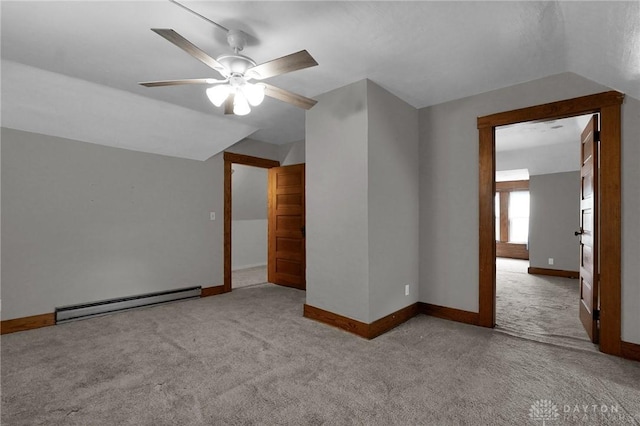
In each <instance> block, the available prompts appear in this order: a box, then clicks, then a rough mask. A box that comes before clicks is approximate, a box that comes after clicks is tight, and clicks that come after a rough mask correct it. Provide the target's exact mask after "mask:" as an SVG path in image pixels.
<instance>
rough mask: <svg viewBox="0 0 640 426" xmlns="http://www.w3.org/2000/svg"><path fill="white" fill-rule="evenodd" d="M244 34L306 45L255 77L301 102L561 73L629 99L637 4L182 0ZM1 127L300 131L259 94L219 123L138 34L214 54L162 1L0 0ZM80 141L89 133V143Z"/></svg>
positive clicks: (167, 59) (142, 141)
mask: <svg viewBox="0 0 640 426" xmlns="http://www.w3.org/2000/svg"><path fill="white" fill-rule="evenodd" d="M184 4H186V5H188V6H189V7H191V8H192V9H195V10H197V11H198V12H199V13H201V14H203V15H205V16H207V17H208V18H210V19H212V20H214V21H217V22H219V23H221V24H223V25H225V26H227V27H230V28H238V29H241V30H243V31H245V32H247V33H248V34H250V35H251V36H252V37H251V39H250V43H249V45H248V46H247V47H246V48H245V50H244V51H243V52H242V53H243V54H245V55H248V56H250V57H252V58H253V59H254V60H255V61H256V62H258V63H261V62H265V61H268V60H270V59H273V58H276V57H280V56H283V55H286V54H288V53H292V52H296V51H298V50H301V49H307V50H308V51H309V52H310V53H311V54H312V55H313V56H314V57H315V59H316V60H317V61H318V63H319V66H317V67H314V68H309V69H305V70H301V71H296V72H293V73H290V74H287V75H283V76H279V77H275V78H272V79H270V80H269V82H270V83H272V84H276V85H278V86H280V87H283V88H286V89H288V90H291V91H294V92H298V93H300V94H302V95H305V96H309V97H313V96H316V95H319V94H321V93H324V92H327V91H330V90H332V89H335V88H338V87H341V86H343V85H346V84H349V83H352V82H354V81H357V80H360V79H363V78H369V79H371V80H373V81H374V82H376V83H377V84H379V85H381V86H382V87H384V88H386V89H387V90H389V91H390V92H392V93H394V94H395V95H397V96H399V97H400V98H402V99H404V100H405V101H406V102H408V103H409V104H411V105H413V106H414V107H416V108H421V107H425V106H430V105H435V104H438V103H442V102H446V101H449V100H453V99H459V98H463V97H466V96H470V95H474V94H478V93H483V92H487V91H490V90H494V89H498V88H502V87H506V86H510V85H514V84H518V83H522V82H525V81H530V80H534V79H538V78H542V77H545V76H548V75H552V74H557V73H561V72H574V73H576V74H580V75H582V76H584V77H586V78H589V79H592V80H594V81H596V82H598V83H600V84H603V85H606V86H609V87H612V88H614V89H616V90H619V91H621V92H624V93H626V94H627V95H629V96H632V97H634V98H637V99H640V2H637V1H634V2H574V1H567V2H564V1H552V2H454V1H451V2H361V1H358V2H309V1H304V2H239V1H233V2H194V1H185V2H184ZM0 11H1V15H2V27H1V31H2V46H1V48H2V50H1V55H2V114H3V116H2V120H3V125H5V126H8V127H15V128H19V129H22V130H28V131H36V132H40V133H49V134H53V135H56V136H63V137H70V138H73V139H80V140H87V141H89V142H95V143H102V144H106V145H116V146H121V147H123V148H129V149H136V150H140V151H148V152H156V153H160V154H166V155H173V156H178V157H186V158H194V159H206V158H208V157H210V156H211V155H214V154H215V153H217V152H219V151H221V150H223V149H224V148H226V147H228V146H229V145H231V144H233V143H235V142H237V141H238V140H240V139H242V138H244V137H247V136H250V135H251V137H252V138H254V139H258V140H262V141H265V142H270V143H277V144H281V143H288V142H293V141H296V140H300V139H303V138H304V114H305V113H304V111H303V110H300V109H298V108H296V107H294V106H291V105H289V104H285V103H282V102H280V101H277V100H273V99H267V100H265V102H264V103H263V104H262V105H261V106H259V107H257V108H254V110H253V111H252V113H251V114H250V115H248V116H244V117H235V116H224V115H223V113H222V111H221V109H219V108H216V107H214V106H213V105H211V104H210V103H209V101H208V100H207V98H206V96H205V95H204V87H203V86H179V87H178V86H174V87H161V88H145V87H141V86H139V85H138V84H137V82H140V81H147V80H163V79H176V78H196V77H217V76H216V75H215V73H213V72H212V71H211V70H210V69H209V68H208V67H206V66H205V65H203V64H202V63H200V62H198V61H197V60H195V59H193V58H192V57H190V56H189V55H187V54H185V53H184V52H183V51H181V50H180V49H178V48H177V47H175V46H173V45H171V44H170V43H168V42H167V41H166V40H164V39H162V38H161V37H159V36H158V35H156V34H155V33H153V32H151V31H150V30H149V29H150V28H173V29H175V30H176V31H177V32H179V33H180V34H181V35H183V36H184V37H186V38H187V39H189V40H190V41H191V42H193V43H194V44H195V45H197V46H198V47H200V48H201V49H202V50H204V51H206V52H207V53H209V54H210V55H211V56H213V57H216V56H218V55H220V54H223V53H229V52H230V50H229V48H228V45H227V44H226V41H225V34H224V32H222V31H220V30H219V29H218V28H216V27H214V26H213V25H211V24H209V23H207V22H206V21H204V20H202V19H199V18H198V17H196V16H194V15H192V14H189V13H188V12H186V11H184V10H183V9H181V8H179V7H178V6H176V5H174V4H172V3H170V2H169V1H129V2H127V1H123V2H96V1H91V2H80V1H75V2H62V1H55V2H17V1H16V2H13V1H3V2H2V3H1V10H0ZM92 135H93V136H92Z"/></svg>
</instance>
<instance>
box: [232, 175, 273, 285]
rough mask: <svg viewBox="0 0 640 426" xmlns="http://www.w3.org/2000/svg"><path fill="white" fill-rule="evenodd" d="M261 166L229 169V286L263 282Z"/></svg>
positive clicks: (264, 225) (264, 179)
mask: <svg viewBox="0 0 640 426" xmlns="http://www.w3.org/2000/svg"><path fill="white" fill-rule="evenodd" d="M268 170H269V169H265V168H262V167H253V166H246V165H243V164H234V165H233V167H232V169H231V193H232V197H233V206H232V209H231V215H232V217H231V242H232V244H231V288H232V290H237V289H239V288H245V287H253V286H255V285H258V284H264V283H266V282H267V257H268V256H267V228H268V226H267V210H268V209H267V175H268Z"/></svg>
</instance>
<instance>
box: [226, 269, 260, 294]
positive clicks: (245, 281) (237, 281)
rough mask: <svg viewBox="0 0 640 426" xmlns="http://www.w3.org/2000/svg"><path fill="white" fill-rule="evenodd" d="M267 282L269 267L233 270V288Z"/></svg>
mask: <svg viewBox="0 0 640 426" xmlns="http://www.w3.org/2000/svg"><path fill="white" fill-rule="evenodd" d="M266 282H267V267H266V266H256V267H254V268H246V269H238V270H236V271H231V288H232V289H234V290H235V289H238V288H243V287H249V286H253V285H256V284H264V283H266Z"/></svg>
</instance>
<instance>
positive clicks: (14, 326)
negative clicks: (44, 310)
mask: <svg viewBox="0 0 640 426" xmlns="http://www.w3.org/2000/svg"><path fill="white" fill-rule="evenodd" d="M55 324H56V315H55V314H54V313H50V314H41V315H32V316H30V317H23V318H15V319H10V320H5V321H2V323H0V334H8V333H15V332H16V331H26V330H33V329H36V328H40V327H48V326H50V325H55Z"/></svg>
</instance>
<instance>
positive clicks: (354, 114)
mask: <svg viewBox="0 0 640 426" xmlns="http://www.w3.org/2000/svg"><path fill="white" fill-rule="evenodd" d="M316 99H317V100H318V103H317V104H316V106H314V107H313V108H312V109H311V110H309V111H308V112H307V118H306V159H307V161H306V185H307V198H306V202H307V303H308V304H310V305H312V306H315V307H318V308H321V309H326V310H328V311H331V312H335V313H338V314H341V315H344V316H347V317H350V318H354V319H356V320H359V321H362V322H366V323H368V322H369V309H368V300H369V257H368V244H369V242H368V207H367V191H368V176H367V82H366V81H364V80H363V81H359V82H357V83H353V84H350V85H348V86H346V87H343V88H340V89H336V90H334V91H332V92H329V93H325V94H323V95H320V96H317V97H316ZM363 302H364V303H363Z"/></svg>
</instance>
